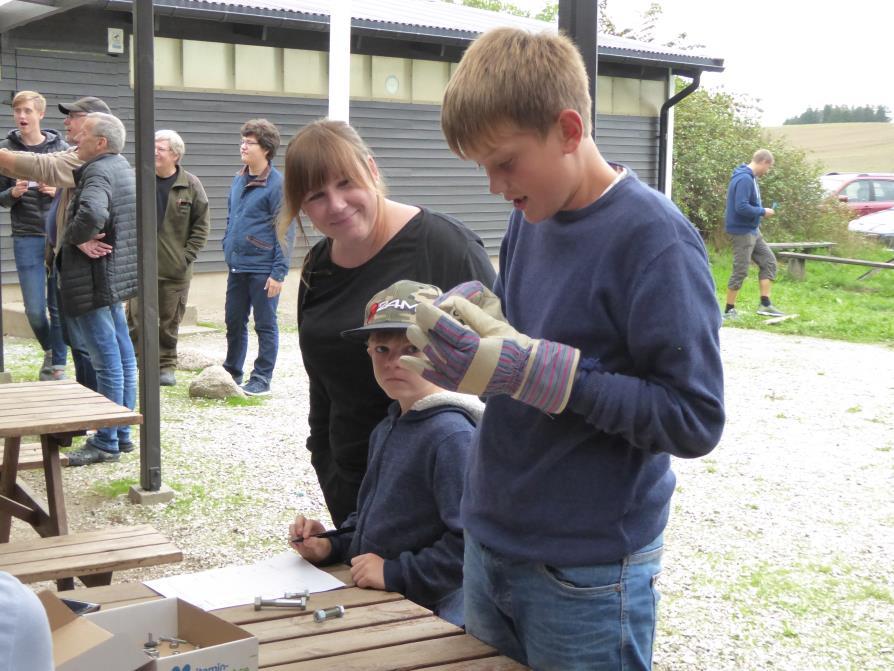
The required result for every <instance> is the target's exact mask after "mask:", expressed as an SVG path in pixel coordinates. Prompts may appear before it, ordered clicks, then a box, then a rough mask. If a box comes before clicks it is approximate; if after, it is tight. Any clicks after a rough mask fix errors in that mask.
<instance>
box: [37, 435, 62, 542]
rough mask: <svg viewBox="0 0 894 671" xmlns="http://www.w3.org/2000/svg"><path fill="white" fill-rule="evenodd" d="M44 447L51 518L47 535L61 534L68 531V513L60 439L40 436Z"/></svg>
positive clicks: (45, 473)
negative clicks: (60, 459) (60, 460)
mask: <svg viewBox="0 0 894 671" xmlns="http://www.w3.org/2000/svg"><path fill="white" fill-rule="evenodd" d="M40 446H41V448H42V449H43V474H44V479H45V480H46V483H47V507H48V508H49V512H50V519H49V521H48V524H47V531H48V533H46V534H41V535H45V536H61V535H63V534H67V533H68V513H67V512H66V510H65V494H64V493H63V491H62V467H61V466H60V465H59V441H58V440H57V439H56V436H53V435H44V436H41V437H40Z"/></svg>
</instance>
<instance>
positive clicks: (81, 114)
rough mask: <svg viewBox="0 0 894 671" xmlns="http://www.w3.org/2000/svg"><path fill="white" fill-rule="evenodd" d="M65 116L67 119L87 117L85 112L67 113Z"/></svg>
mask: <svg viewBox="0 0 894 671" xmlns="http://www.w3.org/2000/svg"><path fill="white" fill-rule="evenodd" d="M67 116H68V118H69V119H80V118H82V117H85V116H87V112H69V113H68V115H67Z"/></svg>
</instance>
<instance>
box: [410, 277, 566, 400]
mask: <svg viewBox="0 0 894 671" xmlns="http://www.w3.org/2000/svg"><path fill="white" fill-rule="evenodd" d="M450 306H451V310H452V312H453V315H456V316H455V317H454V316H453V315H452V314H448V313H447V312H445V311H444V305H443V304H442V305H441V306H439V307H435V306H434V305H432V304H429V303H420V304H419V305H418V306H417V307H416V325H415V326H411V327H409V328H408V329H407V338H409V340H410V342H412V343H413V344H414V345H415V346H416V347H418V348H419V349H420V350H421V351H422V353H423V354H425V356H426V358H427V361H426V360H424V359H421V358H418V357H412V356H404V357H401V359H400V362H401V365H402V366H404V367H405V368H407V369H409V370H412V371H415V372H416V373H418V374H420V375H422V377H424V378H425V379H426V380H428V381H429V382H433V383H434V384H436V385H438V386H439V387H443V388H444V389H449V390H451V391H459V392H462V393H466V394H475V395H477V396H493V395H495V394H509V395H510V396H512V398H514V399H516V400H518V401H521V402H522V403H525V404H527V405H530V406H533V407H535V408H538V409H540V410H543V411H544V412H549V413H558V412H562V410H564V409H565V406H566V405H567V403H568V398H569V396H570V395H571V386H572V384H573V383H574V375H575V373H576V372H577V364H578V361H579V360H580V350H578V349H576V348H574V347H569V346H568V345H562V344H560V343H554V342H551V341H549V340H534V339H532V338H529V337H528V336H526V335H524V334H522V333H519V332H518V331H516V330H515V329H513V328H512V327H511V326H510V325H509V324H508V323H506V322H505V321H500V320H499V319H497V318H496V317H494V316H492V315H490V314H488V313H487V312H485V311H484V310H483V309H481V308H480V307H478V306H477V305H475V304H473V303H471V302H469V301H468V300H467V299H466V298H464V297H462V296H456V295H455V296H453V297H452V299H451V301H450Z"/></svg>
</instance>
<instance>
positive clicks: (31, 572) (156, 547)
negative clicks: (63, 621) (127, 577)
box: [0, 542, 183, 582]
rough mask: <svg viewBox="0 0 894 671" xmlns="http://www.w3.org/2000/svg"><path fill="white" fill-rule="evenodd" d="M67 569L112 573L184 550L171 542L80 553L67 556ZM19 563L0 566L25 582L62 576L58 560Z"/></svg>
mask: <svg viewBox="0 0 894 671" xmlns="http://www.w3.org/2000/svg"><path fill="white" fill-rule="evenodd" d="M68 559H69V562H68V563H67V566H66V568H67V571H68V572H70V573H72V574H74V575H78V576H86V575H91V574H95V573H110V572H112V571H121V570H125V569H131V568H140V567H143V566H155V565H156V564H159V563H167V562H177V561H180V560H182V559H183V553H182V552H181V551H180V548H178V547H177V546H176V545H174V544H173V543H171V542H167V543H158V544H153V545H149V546H141V547H135V548H131V549H127V550H112V551H107V552H102V553H91V554H81V555H78V556H76V557H70V558H68ZM17 566H21V565H20V564H0V569H2V570H4V571H7V572H9V573H13V574H14V575H15V576H16V577H17V578H18V579H19V580H21V581H22V582H38V581H41V580H55V579H56V578H57V577H58V575H59V561H58V560H46V561H39V562H34V563H33V564H30V565H28V566H27V569H20V570H16V567H17Z"/></svg>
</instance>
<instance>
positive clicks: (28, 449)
mask: <svg viewBox="0 0 894 671" xmlns="http://www.w3.org/2000/svg"><path fill="white" fill-rule="evenodd" d="M4 452H5V450H0V470H2V469H3V453H4ZM59 463H60V464H61V465H62V466H65V465H66V464H67V463H68V455H66V454H61V453H60V454H59ZM35 468H43V449H42V448H41V446H40V443H25V444H24V445H19V472H22V471H29V470H34V469H35Z"/></svg>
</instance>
